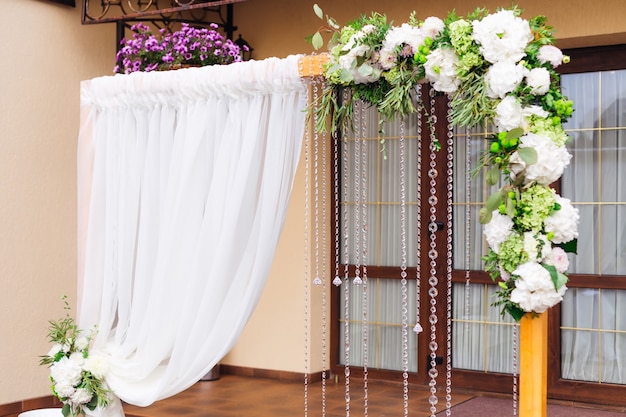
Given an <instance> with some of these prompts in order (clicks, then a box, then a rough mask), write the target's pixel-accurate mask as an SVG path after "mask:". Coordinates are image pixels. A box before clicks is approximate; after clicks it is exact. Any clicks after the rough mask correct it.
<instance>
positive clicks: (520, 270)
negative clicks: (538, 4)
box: [511, 262, 567, 313]
mask: <svg viewBox="0 0 626 417" xmlns="http://www.w3.org/2000/svg"><path fill="white" fill-rule="evenodd" d="M512 275H516V276H517V277H518V278H517V279H516V280H515V289H513V291H512V292H511V301H512V302H514V303H516V304H518V305H519V306H520V308H521V309H522V310H524V311H526V312H535V313H543V312H545V311H546V310H547V309H548V308H550V307H552V306H555V305H556V304H558V303H560V302H561V301H562V300H563V295H564V294H565V291H566V290H567V287H566V286H565V285H563V286H561V288H559V289H558V290H556V289H555V288H554V283H553V282H552V278H551V277H550V273H549V272H548V271H547V270H546V269H545V268H544V267H542V266H541V265H539V264H538V263H537V262H526V263H523V264H521V265H519V266H518V267H517V268H516V269H515V271H513V273H512Z"/></svg>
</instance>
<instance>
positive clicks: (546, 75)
mask: <svg viewBox="0 0 626 417" xmlns="http://www.w3.org/2000/svg"><path fill="white" fill-rule="evenodd" d="M526 84H528V86H529V87H530V93H531V94H534V95H536V96H542V95H544V94H546V93H547V92H548V90H550V72H549V71H548V70H547V69H545V68H543V67H542V68H533V69H531V70H530V71H529V72H528V74H527V75H526Z"/></svg>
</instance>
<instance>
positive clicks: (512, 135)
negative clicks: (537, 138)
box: [506, 127, 524, 140]
mask: <svg viewBox="0 0 626 417" xmlns="http://www.w3.org/2000/svg"><path fill="white" fill-rule="evenodd" d="M523 134H524V129H522V128H521V127H516V128H515V129H512V130H509V131H508V132H506V138H507V139H509V140H510V139H517V138H519V137H520V136H522V135H523Z"/></svg>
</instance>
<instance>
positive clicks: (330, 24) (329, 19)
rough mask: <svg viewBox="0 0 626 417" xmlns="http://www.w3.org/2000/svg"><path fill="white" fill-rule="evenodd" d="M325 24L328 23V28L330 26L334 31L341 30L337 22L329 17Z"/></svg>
mask: <svg viewBox="0 0 626 417" xmlns="http://www.w3.org/2000/svg"><path fill="white" fill-rule="evenodd" d="M327 22H328V26H330V27H331V28H333V29H335V30H339V29H341V26H339V23H337V21H336V20H335V19H333V18H332V17H329V18H328V20H327Z"/></svg>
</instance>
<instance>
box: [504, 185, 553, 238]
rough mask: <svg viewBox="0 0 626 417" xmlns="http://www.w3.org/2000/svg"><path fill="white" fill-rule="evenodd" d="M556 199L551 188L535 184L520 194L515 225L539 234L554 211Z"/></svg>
mask: <svg viewBox="0 0 626 417" xmlns="http://www.w3.org/2000/svg"><path fill="white" fill-rule="evenodd" d="M555 203H556V199H555V197H554V192H553V191H552V189H551V188H549V187H546V186H544V185H540V184H534V185H532V186H531V187H529V188H527V189H525V190H523V191H522V192H521V193H520V197H519V200H518V202H517V214H518V215H517V216H515V218H514V219H513V221H514V222H515V224H516V225H517V226H519V227H520V228H521V229H523V230H527V231H535V232H538V231H540V230H541V229H542V228H543V222H544V220H545V219H546V217H548V216H549V215H550V214H551V213H552V211H553V210H554V204H555Z"/></svg>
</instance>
